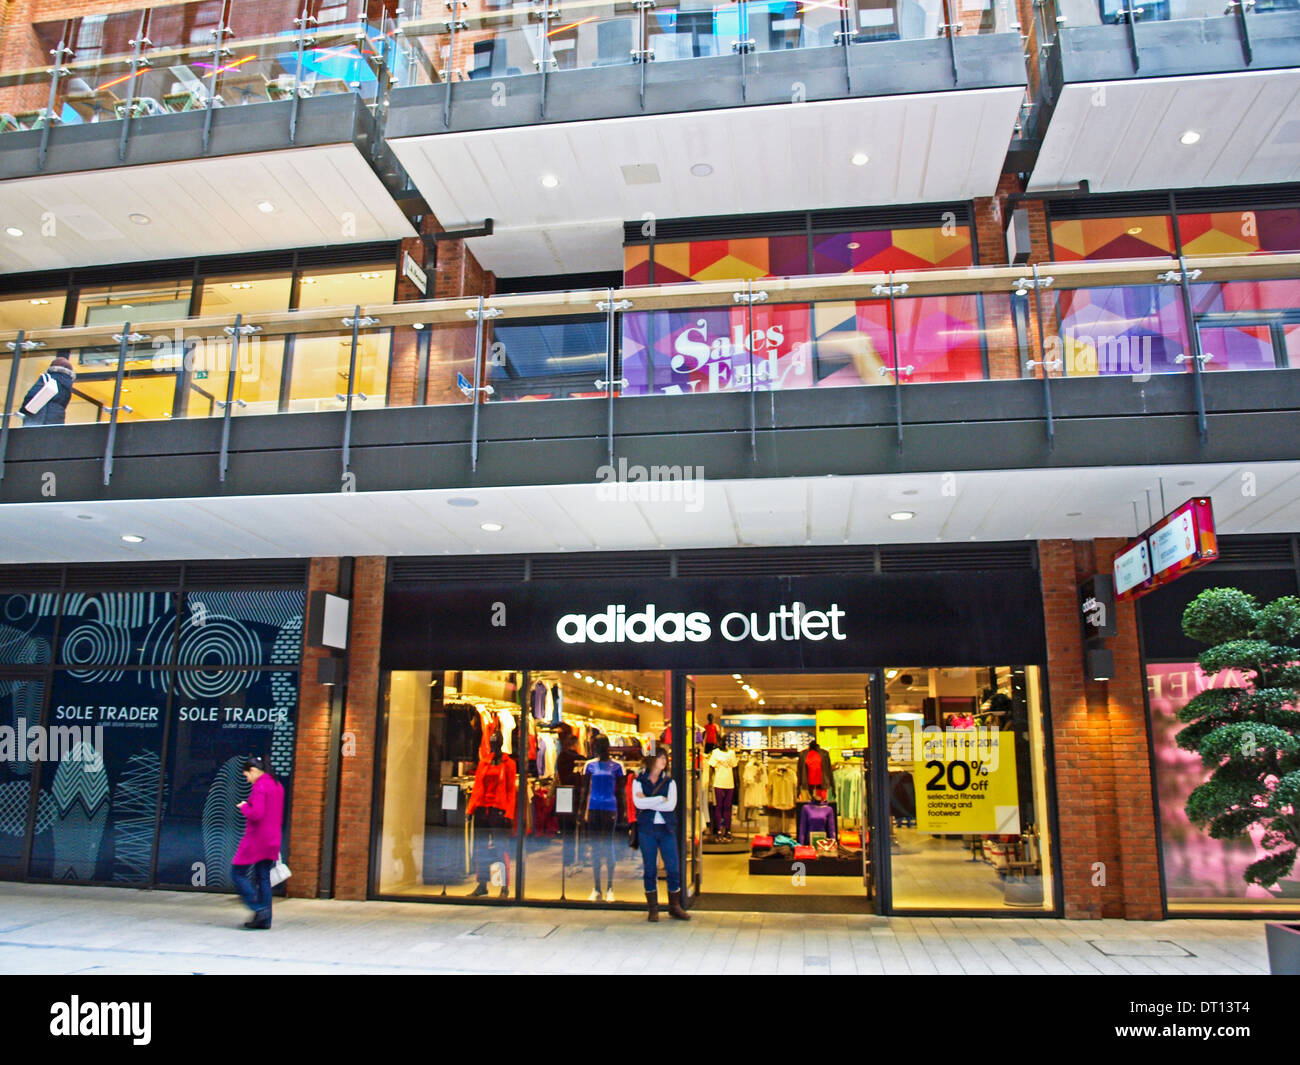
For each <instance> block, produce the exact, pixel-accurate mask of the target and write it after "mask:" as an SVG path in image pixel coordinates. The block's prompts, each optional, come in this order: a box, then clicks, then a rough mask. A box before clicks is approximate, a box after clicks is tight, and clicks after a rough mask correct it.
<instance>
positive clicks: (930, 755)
mask: <svg viewBox="0 0 1300 1065" xmlns="http://www.w3.org/2000/svg"><path fill="white" fill-rule="evenodd" d="M918 740H919V742H918V744H917V746H916V747H915V748H914V757H913V762H912V782H913V784H914V785H915V787H916V827H917V830H918V831H920V832H947V833H976V834H981V835H996V836H1018V835H1019V834H1020V792H1019V789H1018V787H1017V783H1016V751H1015V740H1016V737H1015V733H1014V732H999V731H997V730H995V729H984V728H979V729H944V730H942V731H939V730H935V731H934V732H921V733H919V734H918Z"/></svg>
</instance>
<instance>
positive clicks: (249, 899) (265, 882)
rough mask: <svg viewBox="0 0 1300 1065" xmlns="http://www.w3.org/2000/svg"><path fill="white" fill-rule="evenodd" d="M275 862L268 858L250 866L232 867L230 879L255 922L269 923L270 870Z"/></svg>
mask: <svg viewBox="0 0 1300 1065" xmlns="http://www.w3.org/2000/svg"><path fill="white" fill-rule="evenodd" d="M274 866H275V862H273V861H271V860H270V859H269V858H267V859H264V860H263V861H260V862H254V863H253V864H252V865H232V866H231V867H230V875H231V878H232V879H233V880H234V881H235V890H236V891H238V892H239V897H240V898H241V899H243V900H244V905H245V906H247V907H248V908H249V909H250V910H252V911H253V917H254V918H255V919H256V920H259V921H263V922H265V923H266V924H268V925H269V924H270V923H271V870H272V868H274Z"/></svg>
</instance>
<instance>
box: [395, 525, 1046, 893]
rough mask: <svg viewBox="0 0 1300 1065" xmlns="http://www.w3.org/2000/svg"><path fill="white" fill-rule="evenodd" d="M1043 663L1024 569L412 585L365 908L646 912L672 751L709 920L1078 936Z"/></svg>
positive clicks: (1013, 557) (402, 596) (869, 554)
mask: <svg viewBox="0 0 1300 1065" xmlns="http://www.w3.org/2000/svg"><path fill="white" fill-rule="evenodd" d="M1046 660H1047V649H1046V637H1045V629H1044V620H1043V594H1042V587H1041V583H1040V578H1039V573H1038V569H1037V553H1036V551H1035V549H1034V547H1033V545H1028V544H1015V545H1006V546H999V545H982V546H981V547H980V548H979V549H978V550H965V551H963V550H962V549H960V548H944V549H942V550H940V549H937V548H935V549H930V548H923V547H922V548H918V547H915V546H913V547H904V546H896V547H881V548H852V549H837V550H772V551H743V552H734V551H728V552H721V551H700V552H677V553H646V554H628V555H618V554H603V555H592V556H534V557H531V558H528V557H523V556H500V557H495V558H482V557H480V558H468V559H447V558H436V559H427V560H425V559H393V560H390V561H389V564H388V580H387V584H386V587H385V594H384V623H383V636H382V644H381V652H380V663H379V664H380V681H379V688H380V723H379V724H380V727H379V733H378V737H377V762H376V770H375V801H374V810H373V815H372V818H373V825H374V831H373V834H372V840H371V853H370V870H369V879H370V894H371V895H372V896H375V897H384V898H401V899H426V900H436V901H470V902H480V903H497V904H500V903H502V902H505V901H515V902H537V903H545V904H578V905H610V904H614V905H619V904H636V905H644V902H645V895H644V893H643V883H642V880H643V869H642V864H641V858H640V853H639V851H638V850H637V849H636V848H635V847H633V846H631V845H630V843H631V841H630V839H629V835H630V828H631V821H635V810H634V809H632V805H631V802H630V790H631V789H630V785H631V781H632V779H633V778H634V776H635V775H636V774H637V773H639V772H640V771H641V768H642V766H643V764H644V761H645V758H646V756H647V755H649V754H650V753H651V752H652V751H654V750H656V749H659V748H666V749H667V750H668V751H669V753H670V768H671V773H672V776H673V779H674V781H675V782H676V786H677V794H678V796H679V802H678V807H677V810H676V822H677V829H678V846H679V852H680V855H681V859H682V871H683V883H684V890H685V894H686V895H687V896H688V897H689V898H691V899H692V900H693V902H694V903H695V904H696V905H700V906H704V907H714V908H746V909H755V908H757V909H769V910H794V911H806V912H815V911H823V912H964V913H985V912H988V913H1005V912H1017V913H1034V912H1037V913H1043V914H1052V913H1056V912H1059V909H1060V906H1061V901H1060V897H1059V895H1060V890H1059V885H1060V876H1059V872H1058V871H1057V869H1056V868H1055V863H1056V860H1057V859H1056V848H1055V847H1054V845H1053V841H1054V839H1055V838H1056V833H1055V831H1054V813H1053V801H1052V786H1051V777H1050V765H1051V759H1050V757H1049V747H1048V744H1049V742H1050V737H1049V735H1048V729H1047V725H1046V714H1045V706H1044V704H1045V698H1046V676H1045V668H1044V667H1045V664H1046ZM611 781H612V782H613V786H612V787H611V785H610V782H611ZM629 810H631V813H632V816H631V818H630V819H629ZM664 889H665V884H664V882H663V880H662V872H661V879H660V891H661V893H662V892H663V891H664Z"/></svg>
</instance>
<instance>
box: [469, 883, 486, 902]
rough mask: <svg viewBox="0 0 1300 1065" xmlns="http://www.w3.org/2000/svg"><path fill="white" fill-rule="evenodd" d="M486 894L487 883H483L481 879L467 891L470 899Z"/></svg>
mask: <svg viewBox="0 0 1300 1065" xmlns="http://www.w3.org/2000/svg"><path fill="white" fill-rule="evenodd" d="M486 894H487V884H485V883H484V882H483V881H481V880H480V881H479V882H478V884H477V885H476V886H475V888H474V890H473V891H471V892H470V893H469V897H470V898H471V899H477V898H479V897H480V896H482V895H486Z"/></svg>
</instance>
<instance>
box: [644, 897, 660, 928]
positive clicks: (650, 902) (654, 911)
mask: <svg viewBox="0 0 1300 1065" xmlns="http://www.w3.org/2000/svg"><path fill="white" fill-rule="evenodd" d="M645 901H646V905H647V906H648V907H649V909H650V916H649V917H647V918H646V920H647V921H657V920H659V892H658V891H647V892H646V893H645Z"/></svg>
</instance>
